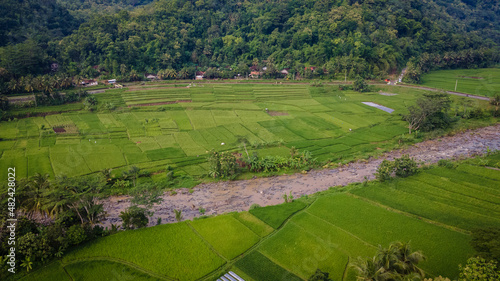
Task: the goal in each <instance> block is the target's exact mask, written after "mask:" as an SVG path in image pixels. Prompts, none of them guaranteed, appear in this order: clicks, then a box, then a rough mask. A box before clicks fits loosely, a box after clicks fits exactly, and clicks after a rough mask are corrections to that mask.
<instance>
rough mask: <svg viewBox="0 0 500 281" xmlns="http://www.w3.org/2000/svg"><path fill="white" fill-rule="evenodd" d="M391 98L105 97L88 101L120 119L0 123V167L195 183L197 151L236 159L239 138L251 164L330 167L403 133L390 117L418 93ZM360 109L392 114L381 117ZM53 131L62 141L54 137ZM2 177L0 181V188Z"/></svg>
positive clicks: (272, 91) (237, 92) (75, 116)
mask: <svg viewBox="0 0 500 281" xmlns="http://www.w3.org/2000/svg"><path fill="white" fill-rule="evenodd" d="M394 90H395V91H398V95H396V96H383V95H379V94H378V93H362V94H361V93H357V92H351V91H338V87H336V86H324V87H310V86H308V85H235V84H226V85H223V84H220V85H219V84H217V85H210V84H204V85H201V86H197V87H191V88H186V87H182V88H180V87H178V88H167V87H165V88H158V87H156V88H151V89H148V88H141V89H140V90H139V91H125V90H110V91H107V92H106V93H100V94H96V97H97V99H98V100H99V102H100V104H104V103H106V102H111V103H113V104H114V105H116V106H118V107H122V109H121V110H117V111H113V112H102V111H100V112H98V113H91V112H87V111H75V112H68V113H63V114H56V115H48V116H45V117H34V118H25V119H21V120H17V121H10V122H1V123H0V139H1V141H0V154H1V158H0V163H1V164H0V168H1V169H3V168H5V167H11V166H13V165H14V166H16V171H17V174H18V175H19V176H20V177H24V176H31V175H33V174H34V173H36V172H39V173H48V174H50V175H63V174H64V175H67V176H78V175H84V174H89V173H93V172H98V171H100V170H102V169H105V168H113V169H115V170H117V171H118V172H119V171H120V170H125V169H127V167H129V166H132V165H136V166H139V167H141V168H142V169H149V170H151V171H155V169H156V170H158V169H162V168H163V167H164V165H165V164H170V165H171V166H173V167H174V168H175V167H176V168H178V170H183V171H184V172H186V173H188V174H192V175H200V174H203V173H205V172H206V170H204V168H203V167H200V166H198V165H199V164H200V163H203V162H204V161H205V160H204V159H205V157H206V151H208V150H211V149H214V150H218V151H237V150H239V151H240V152H241V148H240V147H241V143H239V142H238V139H239V138H240V137H245V138H246V139H247V140H248V141H249V142H250V146H249V148H252V149H253V151H256V152H258V153H259V154H260V156H266V154H265V153H266V152H265V151H266V149H267V148H268V147H278V146H281V147H282V148H285V149H290V148H291V147H292V146H295V147H296V148H298V149H300V150H306V149H307V150H309V151H311V152H312V153H313V155H314V157H317V158H318V160H320V161H323V160H327V159H330V160H332V161H337V160H340V159H345V158H346V157H353V156H355V155H357V154H359V153H360V152H363V153H364V152H366V151H374V150H375V149H376V147H380V146H382V147H383V145H384V143H385V142H386V141H388V140H390V139H392V138H393V137H394V136H397V135H400V134H402V133H404V132H406V129H405V124H404V122H403V121H401V118H400V117H399V116H398V114H399V113H403V112H404V111H405V106H406V105H407V104H410V103H412V101H413V100H415V99H416V98H417V97H418V96H419V95H420V93H421V92H422V91H419V90H412V92H411V93H407V92H401V93H400V92H399V91H407V90H404V89H394ZM362 102H374V103H377V104H380V105H384V106H387V107H390V108H392V109H395V112H394V113H392V114H389V113H387V112H384V111H381V110H378V109H376V108H373V107H370V106H367V105H364V104H362ZM159 103H161V105H153V106H138V105H144V104H159ZM266 109H267V110H266ZM277 113H279V114H277ZM54 127H58V128H64V129H65V131H66V132H64V133H55V132H54V130H53V129H52V128H54ZM222 143H224V145H221V144H222ZM285 154H286V153H285ZM4 177H5V174H1V175H0V179H4Z"/></svg>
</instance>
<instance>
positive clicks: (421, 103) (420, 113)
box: [402, 93, 455, 134]
mask: <svg viewBox="0 0 500 281" xmlns="http://www.w3.org/2000/svg"><path fill="white" fill-rule="evenodd" d="M450 107H451V99H450V96H449V95H448V94H446V93H434V94H424V95H423V97H421V98H419V99H417V102H416V104H414V105H411V106H409V107H408V113H407V114H405V115H403V116H402V117H403V120H405V121H406V122H408V130H409V133H410V134H411V133H412V130H413V131H415V130H419V129H420V130H422V131H425V132H428V131H432V130H435V129H446V128H448V127H449V126H450V125H451V123H452V122H453V121H455V120H454V119H453V118H452V117H450V115H449V114H448V110H449V109H450Z"/></svg>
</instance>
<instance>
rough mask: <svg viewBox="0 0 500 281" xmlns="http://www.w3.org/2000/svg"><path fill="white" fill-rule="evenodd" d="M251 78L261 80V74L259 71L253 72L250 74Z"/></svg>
mask: <svg viewBox="0 0 500 281" xmlns="http://www.w3.org/2000/svg"><path fill="white" fill-rule="evenodd" d="M249 77H250V78H259V77H260V72H258V71H252V72H250V75H249Z"/></svg>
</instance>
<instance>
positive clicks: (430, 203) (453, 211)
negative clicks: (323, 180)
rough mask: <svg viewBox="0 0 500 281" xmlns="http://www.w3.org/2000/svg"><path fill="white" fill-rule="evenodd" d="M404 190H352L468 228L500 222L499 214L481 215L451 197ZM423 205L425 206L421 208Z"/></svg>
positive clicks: (376, 187) (396, 207)
mask: <svg viewBox="0 0 500 281" xmlns="http://www.w3.org/2000/svg"><path fill="white" fill-rule="evenodd" d="M406 191H407V190H406V189H405V188H404V187H402V188H398V189H397V190H396V189H388V188H387V186H385V185H379V186H374V187H373V186H372V187H370V188H369V189H368V188H365V189H362V190H359V191H356V192H353V193H355V194H357V195H360V196H362V197H365V198H369V199H370V200H374V201H377V202H379V203H381V204H383V205H387V206H390V207H392V208H395V209H398V210H402V211H405V212H408V213H411V214H414V215H417V216H419V217H423V218H427V219H430V220H433V221H437V222H440V223H443V224H445V225H451V226H454V227H458V228H460V229H465V230H471V229H474V228H478V227H482V226H495V225H500V219H496V218H495V216H498V214H496V215H495V214H490V215H492V216H488V215H483V214H481V213H477V212H472V211H470V210H468V209H462V208H460V207H458V206H457V205H453V204H452V202H453V201H452V200H450V201H451V202H446V201H447V200H439V198H437V196H434V198H429V197H428V196H425V195H424V196H422V195H416V194H414V193H412V192H411V191H409V190H408V192H406ZM422 205H425V206H426V207H425V208H422Z"/></svg>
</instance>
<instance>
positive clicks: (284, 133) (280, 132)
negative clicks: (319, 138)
mask: <svg viewBox="0 0 500 281" xmlns="http://www.w3.org/2000/svg"><path fill="white" fill-rule="evenodd" d="M259 124H260V125H261V126H262V127H264V128H266V129H267V130H268V131H269V132H271V133H273V134H274V135H275V136H276V137H277V138H278V139H280V140H288V141H298V140H303V139H304V138H302V137H301V136H298V135H296V134H294V133H293V132H292V131H290V130H288V129H287V128H286V127H285V125H284V124H283V123H282V122H280V121H279V120H272V121H262V122H259Z"/></svg>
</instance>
